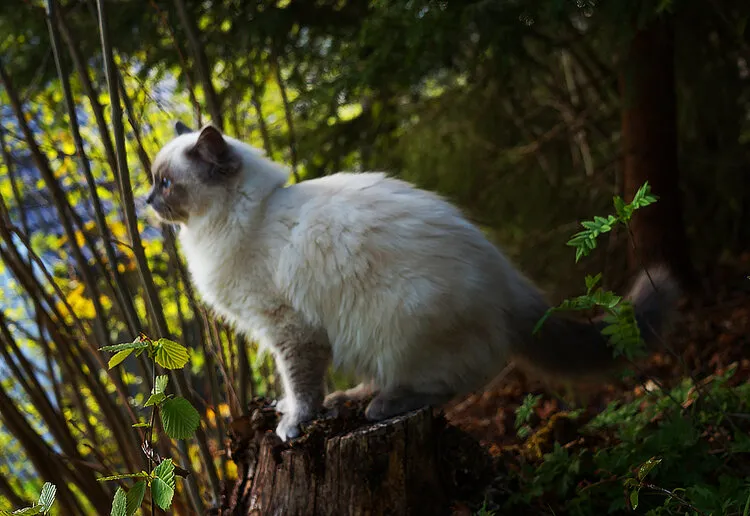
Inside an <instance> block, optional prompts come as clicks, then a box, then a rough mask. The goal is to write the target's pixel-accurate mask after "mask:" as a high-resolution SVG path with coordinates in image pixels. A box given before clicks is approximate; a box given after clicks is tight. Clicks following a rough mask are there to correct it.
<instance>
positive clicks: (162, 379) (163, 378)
mask: <svg viewBox="0 0 750 516" xmlns="http://www.w3.org/2000/svg"><path fill="white" fill-rule="evenodd" d="M168 383H169V376H167V375H165V374H160V375H159V376H157V377H156V382H155V383H154V388H153V390H152V391H151V392H152V393H153V394H159V393H160V392H164V391H165V390H167V384H168Z"/></svg>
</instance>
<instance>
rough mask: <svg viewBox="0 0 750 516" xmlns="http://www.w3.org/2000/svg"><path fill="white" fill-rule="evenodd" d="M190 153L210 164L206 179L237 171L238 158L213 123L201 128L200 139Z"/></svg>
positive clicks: (211, 179)
mask: <svg viewBox="0 0 750 516" xmlns="http://www.w3.org/2000/svg"><path fill="white" fill-rule="evenodd" d="M188 152H189V153H190V154H192V155H193V156H195V157H196V158H198V159H199V160H201V161H203V162H204V163H206V164H208V165H210V167H208V169H207V176H206V178H205V179H206V180H207V181H209V182H213V181H217V180H221V178H223V177H228V176H230V175H232V174H233V173H234V172H236V171H237V160H236V159H235V156H234V154H233V153H232V152H231V150H230V148H229V144H228V143H227V141H226V140H225V139H224V137H223V136H222V135H221V132H220V131H219V130H218V129H217V128H216V127H214V126H212V125H207V126H205V127H204V128H203V129H201V132H200V134H199V135H198V141H196V142H195V145H193V147H192V148H191V149H190V150H189V151H188Z"/></svg>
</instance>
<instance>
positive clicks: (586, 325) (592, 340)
mask: <svg viewBox="0 0 750 516" xmlns="http://www.w3.org/2000/svg"><path fill="white" fill-rule="evenodd" d="M679 294H680V292H679V288H678V286H677V284H676V282H675V281H674V279H673V278H672V277H671V275H670V274H669V272H668V271H667V270H666V269H665V268H655V269H650V270H649V271H648V272H645V271H644V272H642V273H641V274H640V275H639V276H638V278H637V279H636V281H635V283H634V285H633V287H632V288H631V289H630V292H629V293H628V295H627V299H628V300H630V301H631V302H632V303H633V307H634V309H635V317H636V321H637V322H638V326H639V328H640V332H641V337H642V338H643V340H644V341H645V343H646V345H647V347H648V348H649V350H652V349H654V348H657V347H658V344H659V343H660V342H661V334H662V332H663V330H664V329H665V327H666V326H667V325H668V323H669V321H670V320H671V318H672V315H673V314H674V312H675V309H676V305H677V300H678V298H679ZM538 301H539V302H538V303H534V305H535V306H534V307H533V308H532V307H528V308H529V309H530V310H529V312H530V313H529V314H528V315H530V316H531V317H529V318H528V319H526V317H523V319H526V320H527V321H528V322H527V324H526V325H524V326H525V329H524V333H526V335H527V337H526V338H521V339H519V341H517V343H516V345H515V346H514V349H513V354H514V356H515V359H516V361H518V362H520V364H521V365H525V366H527V367H531V368H532V369H536V370H539V371H540V372H544V373H548V374H553V375H556V376H562V377H569V378H581V377H591V376H600V375H603V374H606V373H607V372H610V371H611V370H612V369H613V368H615V367H616V366H618V365H620V364H622V361H623V359H622V358H619V359H618V358H615V357H614V354H613V349H612V347H611V346H610V345H609V344H608V342H607V339H606V337H604V336H603V335H602V334H601V330H602V329H603V328H604V327H605V326H606V324H605V323H604V322H603V321H602V320H601V319H598V320H594V321H580V320H574V319H570V318H567V317H565V316H563V315H558V314H553V315H552V316H550V318H549V319H547V321H546V322H545V323H544V326H543V327H542V329H541V330H540V331H539V332H538V333H536V334H533V335H532V334H531V333H532V332H531V329H530V328H529V326H531V328H533V326H534V324H535V321H538V320H539V318H540V317H541V316H542V315H543V313H544V312H545V311H546V309H547V306H546V304H545V303H544V302H543V301H542V300H541V298H539V300H538ZM532 312H533V315H532ZM532 320H533V321H534V324H531V322H532ZM527 331H528V333H527Z"/></svg>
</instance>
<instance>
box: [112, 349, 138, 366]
mask: <svg viewBox="0 0 750 516" xmlns="http://www.w3.org/2000/svg"><path fill="white" fill-rule="evenodd" d="M132 352H133V350H132V349H123V350H122V351H118V352H117V353H115V355H114V356H113V357H112V358H110V359H109V363H108V364H107V366H108V367H109V369H112V368H113V367H116V366H117V365H119V364H120V363H121V362H122V361H123V360H125V359H126V358H128V356H130V354H131V353H132Z"/></svg>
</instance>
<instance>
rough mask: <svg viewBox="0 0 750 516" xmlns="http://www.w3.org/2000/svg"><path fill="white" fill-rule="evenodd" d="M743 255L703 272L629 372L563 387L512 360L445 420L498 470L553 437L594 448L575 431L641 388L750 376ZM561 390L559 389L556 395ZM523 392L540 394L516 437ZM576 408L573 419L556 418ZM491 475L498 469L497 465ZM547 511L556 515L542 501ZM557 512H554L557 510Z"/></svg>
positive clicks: (537, 452) (748, 286)
mask: <svg viewBox="0 0 750 516" xmlns="http://www.w3.org/2000/svg"><path fill="white" fill-rule="evenodd" d="M748 274H750V254H746V255H744V256H743V257H742V258H741V259H740V260H738V261H737V262H735V263H734V264H732V265H731V266H723V267H720V268H717V269H715V270H713V271H711V273H709V274H707V275H705V276H704V282H703V283H704V290H703V293H702V295H701V296H699V299H698V300H697V301H693V302H690V303H687V302H684V301H683V303H682V305H681V307H680V315H679V318H678V320H677V321H676V324H675V327H674V328H673V330H672V332H671V334H670V335H669V337H668V341H667V346H668V347H669V350H664V351H660V352H657V353H655V354H653V355H652V356H650V357H649V358H647V359H645V360H643V361H642V362H640V363H639V364H638V371H637V373H636V374H634V375H632V376H630V377H627V378H623V379H617V378H615V379H614V380H613V381H609V382H607V383H599V384H588V385H576V386H574V387H571V388H568V386H564V385H554V384H551V383H549V382H546V383H545V382H543V381H541V380H540V379H538V378H537V379H535V378H532V377H530V376H528V375H526V374H524V373H523V372H522V371H520V370H518V368H514V367H513V366H512V365H511V366H510V367H509V368H508V370H506V371H505V374H504V376H503V378H502V379H501V380H499V381H496V382H495V383H496V385H495V386H494V387H491V388H490V389H488V390H486V391H484V392H482V393H478V394H474V395H471V396H469V397H467V398H465V399H463V400H460V401H458V402H455V403H453V404H451V405H450V406H449V407H447V408H446V410H445V415H446V417H447V419H448V421H449V422H450V423H452V424H453V425H456V426H458V427H459V428H461V429H462V430H464V431H465V432H467V433H469V434H470V435H472V436H473V437H475V438H476V439H477V440H479V442H480V443H481V444H482V446H484V447H485V448H486V449H487V450H488V451H489V452H490V454H491V455H492V456H493V457H494V458H495V460H496V468H497V469H498V470H502V469H506V470H516V471H519V470H520V464H521V463H524V462H526V463H529V462H533V461H534V460H537V461H538V460H540V459H541V457H542V455H543V454H545V453H550V452H551V451H552V450H553V447H554V443H555V442H557V443H559V444H560V445H562V446H563V447H568V448H573V447H576V448H580V447H581V446H584V447H585V446H589V447H591V448H595V447H596V443H597V439H591V438H590V437H589V438H587V439H588V442H586V440H585V439H584V438H582V437H581V435H580V433H579V432H578V429H579V428H580V427H581V426H583V425H584V424H585V423H586V422H588V421H590V420H591V419H592V418H593V417H594V416H596V415H597V414H599V413H600V412H601V411H602V410H603V409H604V408H605V407H606V406H607V405H608V404H610V403H611V402H615V401H617V402H621V403H622V404H625V403H628V402H632V401H634V400H638V399H643V398H644V394H645V393H646V392H647V390H656V389H658V388H659V387H662V388H665V389H669V388H672V387H675V386H677V385H678V384H680V383H681V382H682V381H683V379H684V378H692V379H693V381H694V382H701V381H704V382H705V381H706V380H707V379H710V378H713V377H715V376H716V375H720V374H724V373H725V372H726V371H727V369H728V368H729V367H730V366H731V367H735V368H736V372H735V373H734V375H733V376H732V378H731V380H730V382H729V384H730V385H735V386H736V385H740V384H743V383H747V382H748V381H750V279H749V278H748ZM563 393H565V394H563ZM527 394H535V395H539V396H540V401H539V402H538V403H537V404H536V408H535V409H534V412H533V414H532V416H531V420H530V421H529V425H530V426H531V427H532V431H533V434H532V435H533V438H531V437H528V436H527V437H526V438H525V439H524V438H521V437H519V435H518V433H517V429H516V417H517V416H516V411H517V409H518V408H519V406H520V405H521V404H522V403H523V400H524V398H525V396H526V395H527ZM572 409H582V410H583V413H582V415H580V416H578V417H577V418H576V419H575V421H573V420H571V419H569V418H566V417H560V416H561V415H562V416H564V415H565V414H566V412H567V411H570V410H572ZM498 474H501V475H502V474H503V473H502V472H501V471H498ZM454 509H455V512H456V513H457V514H472V513H474V512H476V505H475V504H468V505H466V504H464V503H457V504H456V505H455V506H454ZM549 509H550V511H552V512H548V514H553V513H555V510H554V507H551V506H550V507H549ZM557 514H561V513H560V512H557Z"/></svg>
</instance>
